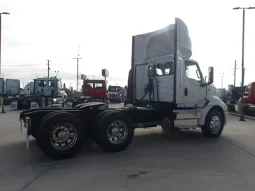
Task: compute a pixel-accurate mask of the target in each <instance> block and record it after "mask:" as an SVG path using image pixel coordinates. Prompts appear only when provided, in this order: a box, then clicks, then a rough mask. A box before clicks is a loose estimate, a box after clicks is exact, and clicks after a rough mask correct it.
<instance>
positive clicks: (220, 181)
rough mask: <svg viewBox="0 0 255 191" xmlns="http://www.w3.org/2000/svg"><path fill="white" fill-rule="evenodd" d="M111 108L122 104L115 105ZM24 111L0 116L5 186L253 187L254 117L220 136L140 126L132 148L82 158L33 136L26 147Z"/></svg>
mask: <svg viewBox="0 0 255 191" xmlns="http://www.w3.org/2000/svg"><path fill="white" fill-rule="evenodd" d="M111 107H120V104H112V105H111ZM18 116H19V111H8V110H7V113H6V114H2V113H1V114H0V121H1V126H0V152H1V155H0V190H4V191H16V190H25V191H29V190H31V191H34V190H37V191H39V190H56V189H55V188H57V190H85V189H86V190H89V191H93V190H123V191H124V190H140V191H141V190H156V189H157V190H167V189H171V188H172V189H174V190H188V189H189V190H203V191H204V190H253V189H254V188H253V187H254V186H255V164H254V157H255V147H254V145H255V127H254V121H251V120H247V121H246V122H239V121H238V118H237V117H235V116H229V124H228V125H227V127H226V128H225V129H224V131H223V134H222V135H221V137H220V138H219V139H208V138H204V137H203V136H202V133H201V131H200V130H182V131H181V132H179V133H177V134H175V135H174V136H173V135H165V134H164V133H163V132H162V130H161V128H160V127H158V128H151V129H146V130H143V129H136V131H135V138H134V140H133V142H132V144H131V145H130V146H129V148H128V149H127V150H125V151H123V152H120V153H104V152H102V151H101V150H100V149H99V148H97V147H96V146H95V145H94V144H93V143H88V144H86V145H85V147H84V149H83V150H82V152H81V153H79V154H78V155H77V156H76V157H74V158H71V159H68V160H62V161H54V160H52V159H50V158H48V157H47V156H46V155H45V154H44V153H43V152H42V151H41V149H39V148H38V146H37V144H36V142H35V140H33V139H32V138H31V144H30V150H27V149H26V146H25V132H23V135H22V136H21V134H20V128H19V121H18Z"/></svg>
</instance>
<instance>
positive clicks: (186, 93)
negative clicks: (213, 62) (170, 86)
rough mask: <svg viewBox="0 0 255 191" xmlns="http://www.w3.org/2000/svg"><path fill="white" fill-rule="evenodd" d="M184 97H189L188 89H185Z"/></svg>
mask: <svg viewBox="0 0 255 191" xmlns="http://www.w3.org/2000/svg"><path fill="white" fill-rule="evenodd" d="M184 95H185V96H187V95H188V88H185V89H184Z"/></svg>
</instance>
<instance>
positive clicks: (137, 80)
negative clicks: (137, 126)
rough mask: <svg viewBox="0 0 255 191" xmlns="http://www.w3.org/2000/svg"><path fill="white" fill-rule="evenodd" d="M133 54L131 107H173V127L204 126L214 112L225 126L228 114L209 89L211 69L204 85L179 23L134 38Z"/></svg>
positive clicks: (178, 21) (130, 74) (130, 82)
mask: <svg viewBox="0 0 255 191" xmlns="http://www.w3.org/2000/svg"><path fill="white" fill-rule="evenodd" d="M132 54H133V55H132V68H131V70H130V73H129V80H128V81H129V83H128V97H129V100H131V102H132V104H133V105H135V106H142V107H146V106H148V107H154V108H157V107H158V108H159V107H162V106H166V105H174V104H176V105H177V108H176V112H177V119H176V120H175V122H174V125H175V126H182V125H184V126H185V125H186V126H189V125H191V124H192V125H191V126H203V125H205V123H206V118H207V116H208V115H211V113H213V112H214V113H215V112H219V113H221V114H220V115H221V116H222V118H223V119H224V120H223V121H224V123H225V124H226V122H227V111H228V110H227V106H226V104H225V103H224V102H223V101H222V100H221V99H220V98H219V91H218V90H217V88H215V87H214V86H213V85H212V84H213V81H214V78H213V76H214V70H213V67H209V68H208V78H207V79H208V81H206V78H205V77H204V75H203V73H202V71H201V69H200V66H199V64H198V62H197V61H195V60H193V59H191V55H192V49H191V39H190V37H189V33H188V28H187V26H186V24H185V23H184V22H183V21H182V20H180V19H178V18H176V20H175V24H173V25H169V26H167V27H165V28H163V29H160V30H157V31H153V32H150V33H145V34H140V35H136V36H134V37H133V49H132ZM184 119H185V120H184ZM186 119H188V120H186Z"/></svg>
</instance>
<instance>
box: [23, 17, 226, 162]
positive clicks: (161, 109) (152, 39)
mask: <svg viewBox="0 0 255 191" xmlns="http://www.w3.org/2000/svg"><path fill="white" fill-rule="evenodd" d="M191 54H192V50H191V39H190V37H189V33H188V28H187V26H186V24H185V23H184V22H183V21H182V20H181V19H179V18H176V19H175V24H172V25H169V26H167V27H165V28H163V29H160V30H157V31H154V32H150V33H145V34H141V35H136V36H133V38H132V65H131V70H130V72H129V79H128V98H129V100H128V101H127V102H126V105H125V107H123V108H106V107H105V104H103V103H93V102H90V103H84V104H80V105H77V106H76V107H75V108H73V109H61V108H48V109H45V108H39V109H32V110H26V111H23V112H21V113H20V121H21V125H22V126H23V124H24V127H25V128H26V130H27V137H29V136H30V135H32V136H33V137H34V138H35V139H36V140H37V143H38V145H39V147H40V148H41V149H42V150H43V151H44V152H45V153H46V154H47V155H49V156H50V157H53V158H56V159H63V158H69V157H71V156H73V155H75V154H77V153H78V152H79V151H80V150H81V148H82V146H83V143H84V141H85V140H87V139H92V140H93V141H94V142H95V143H96V144H97V145H98V146H99V147H101V148H102V149H103V150H104V151H108V152H119V151H123V150H125V149H126V148H127V147H128V146H129V145H130V143H131V142H132V139H133V136H134V130H135V128H149V127H156V126H157V125H160V126H161V127H162V129H163V131H164V132H166V133H172V132H174V131H176V130H181V129H189V128H201V130H202V133H203V134H204V136H206V137H208V138H217V137H219V136H220V135H221V133H222V131H223V128H224V126H225V125H226V124H227V116H228V111H227V106H226V105H225V103H224V102H223V101H222V100H221V99H219V97H218V96H217V89H216V88H215V87H214V86H212V85H211V84H212V83H213V73H214V71H213V68H212V67H209V72H208V81H205V78H204V76H203V74H202V72H201V70H200V67H199V64H198V62H196V61H195V60H192V59H190V57H191ZM27 143H29V141H28V140H27ZM27 146H29V144H27Z"/></svg>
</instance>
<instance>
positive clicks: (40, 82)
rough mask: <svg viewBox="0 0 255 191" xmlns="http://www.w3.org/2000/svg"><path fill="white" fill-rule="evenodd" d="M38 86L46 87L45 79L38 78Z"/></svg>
mask: <svg viewBox="0 0 255 191" xmlns="http://www.w3.org/2000/svg"><path fill="white" fill-rule="evenodd" d="M38 86H39V87H46V80H39V81H38Z"/></svg>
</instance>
